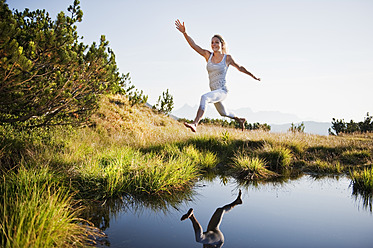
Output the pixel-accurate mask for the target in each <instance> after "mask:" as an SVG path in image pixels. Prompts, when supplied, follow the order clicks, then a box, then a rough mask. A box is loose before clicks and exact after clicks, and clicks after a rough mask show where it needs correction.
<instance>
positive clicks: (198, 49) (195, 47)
mask: <svg viewBox="0 0 373 248" xmlns="http://www.w3.org/2000/svg"><path fill="white" fill-rule="evenodd" d="M175 25H176V29H177V30H179V31H180V32H181V33H183V35H184V37H185V39H186V41H187V42H188V44H189V45H190V46H191V47H192V48H193V50H194V51H196V52H197V53H199V54H200V55H201V56H203V57H204V58H205V59H206V61H207V60H208V59H209V57H210V52H209V51H208V50H205V49H202V48H201V47H200V46H198V45H197V44H196V43H195V42H194V41H193V39H192V38H191V37H190V36H189V35H188V34H187V33H186V28H185V25H184V22H183V23H182V24H181V22H180V20H179V19H177V20H176V21H175Z"/></svg>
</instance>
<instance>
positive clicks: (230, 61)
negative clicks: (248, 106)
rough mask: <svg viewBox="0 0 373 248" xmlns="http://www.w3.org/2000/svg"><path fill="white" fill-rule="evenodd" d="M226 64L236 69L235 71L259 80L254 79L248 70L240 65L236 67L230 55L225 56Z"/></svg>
mask: <svg viewBox="0 0 373 248" xmlns="http://www.w3.org/2000/svg"><path fill="white" fill-rule="evenodd" d="M227 64H228V65H232V66H233V67H236V68H237V70H239V71H240V72H243V73H245V74H247V75H249V76H250V77H252V78H254V79H255V80H258V81H260V78H257V77H255V76H254V75H253V74H252V73H251V72H249V71H248V70H246V68H245V67H243V66H242V65H238V64H237V63H236V62H235V61H234V60H233V58H232V56H231V55H227Z"/></svg>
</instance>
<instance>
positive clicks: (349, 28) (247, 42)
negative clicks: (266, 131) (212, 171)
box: [7, 0, 373, 122]
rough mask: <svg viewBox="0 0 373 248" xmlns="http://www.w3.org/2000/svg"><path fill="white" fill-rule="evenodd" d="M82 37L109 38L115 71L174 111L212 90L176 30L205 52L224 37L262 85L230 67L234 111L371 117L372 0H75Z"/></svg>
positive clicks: (18, 0) (53, 6) (30, 0)
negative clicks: (165, 97) (166, 98)
mask: <svg viewBox="0 0 373 248" xmlns="http://www.w3.org/2000/svg"><path fill="white" fill-rule="evenodd" d="M7 3H8V5H9V6H10V8H11V9H13V8H15V9H19V10H23V9H24V8H26V7H27V8H29V9H31V10H34V9H38V8H39V9H46V10H47V11H48V12H49V13H50V14H51V16H52V17H53V18H55V17H56V15H57V13H58V12H60V11H65V12H66V9H67V7H68V6H69V5H70V4H72V3H73V0H58V1H57V0H8V1H7ZM81 8H82V10H83V13H84V16H83V22H81V23H79V24H78V32H79V35H81V36H84V42H85V43H86V44H91V43H92V42H93V41H96V42H97V41H99V38H100V35H101V34H104V35H106V38H107V39H108V40H109V41H110V47H111V48H112V49H113V50H114V52H115V54H116V58H117V63H118V67H119V69H120V71H121V72H123V73H127V72H130V74H131V76H132V82H133V83H134V85H135V86H136V87H137V88H139V89H142V90H144V91H145V93H146V94H148V95H149V103H150V104H154V103H155V102H156V100H157V99H158V96H159V95H161V93H162V92H163V91H165V90H166V89H169V90H170V93H171V94H172V95H173V96H174V102H175V109H177V108H180V107H182V106H183V105H184V104H186V103H187V104H189V105H191V106H194V105H197V104H198V103H199V100H200V96H201V95H202V94H203V93H205V92H207V91H209V87H208V76H207V72H206V69H205V66H206V63H205V61H204V59H203V58H202V57H201V56H200V55H198V54H197V53H196V52H194V51H193V50H192V49H191V48H190V47H189V46H188V45H187V43H186V41H185V39H184V37H183V36H182V35H181V33H179V32H178V31H177V30H176V29H175V25H174V21H175V19H177V18H179V19H180V20H182V21H184V22H185V25H186V28H187V32H188V34H189V35H190V36H191V37H192V38H193V39H194V40H195V42H196V43H197V44H198V45H200V46H201V47H203V48H206V49H210V40H211V37H212V36H213V35H214V34H216V33H218V34H221V35H222V36H223V37H224V39H225V40H226V41H227V43H228V48H229V51H228V52H229V53H230V54H231V55H232V56H233V58H234V59H235V61H236V62H237V63H239V64H241V65H243V66H245V67H246V68H247V69H248V70H249V71H251V72H252V73H253V74H254V75H256V76H257V77H260V78H262V82H261V83H258V82H257V81H255V80H253V79H251V78H250V77H248V76H247V75H245V74H242V73H240V72H238V71H237V70H236V69H235V68H233V67H231V68H230V69H229V71H228V76H227V81H228V88H229V90H230V92H229V96H228V98H227V99H226V100H225V103H226V105H227V106H228V107H230V108H232V109H238V108H244V107H250V108H251V109H252V110H253V111H266V110H271V111H273V110H277V111H281V112H284V113H291V114H296V115H298V116H299V117H301V118H303V119H304V120H316V121H327V122H329V121H331V119H332V118H333V117H335V118H344V119H345V120H346V121H349V120H350V119H353V120H355V121H361V120H362V119H363V117H364V116H365V115H366V113H367V112H370V114H371V115H372V114H373V100H372V94H373V32H372V27H373V15H372V11H373V1H371V0H284V1H281V0H257V1H253V0H241V1H235V0H230V1H220V0H214V1H193V0H192V1H178V0H165V1H140V0H137V1H129V0H128V1H126V0H121V1H120V0H107V1H98V0H81Z"/></svg>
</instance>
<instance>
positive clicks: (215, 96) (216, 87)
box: [175, 20, 260, 132]
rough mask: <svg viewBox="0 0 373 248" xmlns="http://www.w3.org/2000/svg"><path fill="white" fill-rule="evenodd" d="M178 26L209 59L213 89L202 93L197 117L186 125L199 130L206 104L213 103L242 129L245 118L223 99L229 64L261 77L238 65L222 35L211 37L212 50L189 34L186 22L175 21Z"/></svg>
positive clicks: (189, 42) (191, 42)
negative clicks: (228, 106) (200, 44)
mask: <svg viewBox="0 0 373 248" xmlns="http://www.w3.org/2000/svg"><path fill="white" fill-rule="evenodd" d="M175 24H176V28H177V29H178V30H179V31H180V32H181V33H183V34H184V37H185V39H186V40H187V42H188V44H189V45H190V46H191V47H192V48H193V49H194V50H195V51H196V52H197V53H199V54H200V55H201V56H203V57H204V58H205V59H206V61H207V71H208V74H209V79H210V89H211V91H210V92H208V93H206V94H204V95H202V97H201V102H200V105H199V108H198V111H197V115H196V118H195V119H194V121H193V122H192V123H191V124H189V123H186V122H185V123H184V125H185V126H186V127H188V128H190V129H191V130H192V131H193V132H196V131H197V126H198V123H199V121H200V120H201V118H202V116H203V114H204V113H205V109H206V104H207V103H213V104H214V105H215V108H216V110H217V111H218V112H219V114H220V115H221V116H225V117H229V118H231V119H234V120H236V121H237V122H238V123H239V124H240V127H241V129H242V131H243V130H244V127H245V122H246V120H245V118H239V117H237V116H236V115H235V114H234V113H233V112H231V111H228V110H227V109H226V108H225V107H224V105H223V103H222V101H223V100H224V99H225V98H226V97H227V94H228V89H227V87H226V81H225V76H226V74H227V70H228V66H229V65H232V66H234V67H236V68H237V69H238V70H239V71H240V72H243V73H245V74H247V75H249V76H251V77H252V78H254V79H255V80H258V81H260V78H257V77H255V76H254V75H253V74H252V73H251V72H249V71H248V70H246V69H245V67H243V66H240V65H238V64H237V63H236V62H234V60H233V58H232V56H231V55H228V54H226V44H225V42H224V40H223V38H222V37H221V36H220V35H214V36H213V37H212V39H211V49H212V52H210V51H208V50H206V49H202V48H201V47H199V46H198V45H196V43H194V41H193V39H192V38H191V37H190V36H188V35H187V33H186V29H185V25H184V22H183V24H181V22H180V21H179V20H176V22H175Z"/></svg>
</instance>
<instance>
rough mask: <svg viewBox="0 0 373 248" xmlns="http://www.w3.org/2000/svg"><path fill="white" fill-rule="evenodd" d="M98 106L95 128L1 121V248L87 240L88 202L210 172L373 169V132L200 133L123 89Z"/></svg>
mask: <svg viewBox="0 0 373 248" xmlns="http://www.w3.org/2000/svg"><path fill="white" fill-rule="evenodd" d="M100 106H101V107H100V109H99V110H98V111H97V113H96V114H95V115H94V116H93V124H92V125H91V126H89V127H84V128H71V127H66V126H63V127H51V128H44V129H41V128H40V129H33V130H28V129H15V128H14V127H11V126H4V125H3V126H0V137H1V138H0V144H1V147H0V161H1V173H2V184H1V192H0V193H1V195H2V202H3V204H2V205H3V206H2V209H1V240H2V245H3V246H8V247H13V246H23V245H26V246H27V245H31V246H35V247H45V246H48V247H49V246H58V247H60V246H83V245H84V242H85V241H86V240H87V237H91V236H90V233H89V232H95V229H94V228H93V227H91V228H86V227H88V226H89V225H90V224H89V223H88V222H86V221H84V220H82V219H79V218H78V216H79V212H80V210H81V207H84V206H85V205H87V204H86V203H87V202H88V201H92V200H104V199H115V198H117V197H119V196H123V195H126V196H129V197H131V196H140V197H147V196H152V197H156V198H157V197H158V198H162V199H163V198H165V197H167V196H170V197H172V196H174V195H176V194H179V193H180V192H186V191H188V190H190V189H191V187H192V186H193V182H194V181H195V180H196V179H198V177H199V176H200V175H203V174H204V173H206V172H209V173H211V172H214V173H222V174H224V175H228V176H233V177H236V178H238V179H240V180H247V181H250V180H267V179H273V178H281V177H288V176H292V175H299V174H301V173H316V174H333V175H334V174H346V175H350V173H349V172H350V171H351V172H356V173H357V172H360V171H363V170H364V169H366V168H371V167H372V161H373V154H372V150H373V135H372V134H364V135H349V136H318V135H309V134H304V133H281V134H278V133H277V134H276V133H268V132H263V131H245V132H241V131H239V130H237V129H224V128H221V127H220V128H219V127H214V126H210V125H201V126H200V128H199V130H198V133H197V134H195V133H192V132H190V130H189V129H186V128H184V126H183V125H182V124H181V123H178V122H177V121H175V120H173V119H171V118H169V117H166V116H164V115H160V114H158V113H155V112H153V111H152V110H151V109H149V108H147V107H143V106H134V107H131V106H130V104H129V103H128V100H127V99H126V98H124V97H121V96H109V97H105V98H103V99H102V100H101V103H100ZM356 185H358V183H356ZM77 201H81V203H80V205H79V204H77ZM26 203H29V204H26ZM82 203H83V205H82ZM25 206H29V207H27V208H26V207H25ZM78 206H80V207H78ZM15 209H21V210H22V211H19V212H17V211H16V210H15ZM49 216H55V217H56V218H54V219H50V220H49ZM53 225H56V226H53ZM25 233H30V234H29V235H24V234H25ZM46 236H48V237H50V238H49V239H45V237H46ZM13 244H15V245H13ZM17 244H19V245H17Z"/></svg>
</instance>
